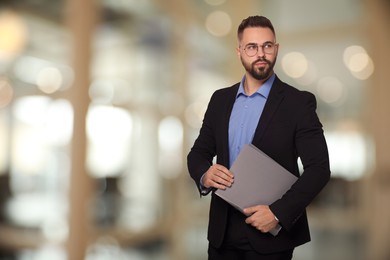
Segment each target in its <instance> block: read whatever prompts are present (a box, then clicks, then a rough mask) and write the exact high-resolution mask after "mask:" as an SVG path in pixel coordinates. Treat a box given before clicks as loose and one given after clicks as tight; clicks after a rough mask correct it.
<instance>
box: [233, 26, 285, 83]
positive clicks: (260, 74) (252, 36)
mask: <svg viewBox="0 0 390 260" xmlns="http://www.w3.org/2000/svg"><path fill="white" fill-rule="evenodd" d="M266 43H272V44H274V43H275V36H274V34H273V33H272V31H271V30H270V29H269V28H263V27H249V28H246V29H245V30H244V32H243V34H242V37H241V40H240V42H239V47H238V48H237V54H238V56H239V57H240V59H241V62H242V65H243V66H244V68H245V70H246V71H247V72H248V73H249V74H250V75H251V76H252V77H253V78H255V79H257V80H266V79H268V78H269V77H270V76H271V75H272V73H273V68H274V66H275V62H276V58H277V56H278V47H279V46H278V45H277V44H276V45H275V46H274V47H273V51H272V52H271V53H265V52H264V48H262V47H261V46H262V45H264V44H266ZM253 45H257V46H258V51H257V53H256V54H255V55H254V56H251V57H250V56H248V54H247V53H248V49H247V52H246V51H245V48H248V46H249V47H250V46H253ZM267 52H269V51H267Z"/></svg>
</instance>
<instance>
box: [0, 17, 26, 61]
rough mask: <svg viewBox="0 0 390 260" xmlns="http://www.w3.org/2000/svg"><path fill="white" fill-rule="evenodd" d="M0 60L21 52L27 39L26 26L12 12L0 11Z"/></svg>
mask: <svg viewBox="0 0 390 260" xmlns="http://www.w3.org/2000/svg"><path fill="white" fill-rule="evenodd" d="M0 39H1V40H0V62H1V61H2V60H5V61H7V60H9V59H11V58H13V57H14V56H16V55H18V54H20V52H22V50H23V48H24V46H25V44H26V41H27V28H26V25H25V24H24V22H23V20H22V19H21V18H20V17H19V16H18V15H17V14H16V13H14V12H12V11H9V10H6V11H0Z"/></svg>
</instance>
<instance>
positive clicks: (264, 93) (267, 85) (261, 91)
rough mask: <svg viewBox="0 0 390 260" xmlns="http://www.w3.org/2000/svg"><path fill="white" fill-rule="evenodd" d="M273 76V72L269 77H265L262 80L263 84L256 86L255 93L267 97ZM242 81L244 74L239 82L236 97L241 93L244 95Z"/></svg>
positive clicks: (243, 80)
mask: <svg viewBox="0 0 390 260" xmlns="http://www.w3.org/2000/svg"><path fill="white" fill-rule="evenodd" d="M275 77H276V76H275V73H273V74H272V76H271V77H269V79H267V80H266V81H265V82H264V84H263V85H262V86H261V88H258V90H257V91H256V92H255V93H258V94H260V95H262V96H263V97H265V98H266V99H267V98H268V95H269V92H270V91H271V87H272V84H273V83H274V80H275ZM244 82H245V75H244V77H242V80H241V82H240V87H239V88H238V91H237V95H236V98H237V97H238V96H239V95H241V94H242V95H245V96H246V94H245V91H244Z"/></svg>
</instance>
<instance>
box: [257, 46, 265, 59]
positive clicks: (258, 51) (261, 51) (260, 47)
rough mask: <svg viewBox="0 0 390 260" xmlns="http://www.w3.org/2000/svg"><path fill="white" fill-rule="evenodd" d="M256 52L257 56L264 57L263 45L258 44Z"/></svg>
mask: <svg viewBox="0 0 390 260" xmlns="http://www.w3.org/2000/svg"><path fill="white" fill-rule="evenodd" d="M256 54H257V56H258V57H265V52H264V47H263V46H258V47H257V53H256Z"/></svg>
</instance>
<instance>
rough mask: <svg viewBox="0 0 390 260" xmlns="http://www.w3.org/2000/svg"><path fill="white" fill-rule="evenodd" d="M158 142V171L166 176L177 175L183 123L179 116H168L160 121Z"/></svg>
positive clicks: (178, 172) (180, 164)
mask: <svg viewBox="0 0 390 260" xmlns="http://www.w3.org/2000/svg"><path fill="white" fill-rule="evenodd" d="M158 143H159V146H160V154H159V168H160V173H161V174H162V175H163V176H164V177H166V178H174V177H177V176H178V175H179V174H180V171H181V168H182V160H181V158H180V156H181V154H182V152H181V151H182V145H183V125H182V123H181V121H180V119H179V118H177V117H174V116H168V117H166V118H164V119H163V120H162V121H161V122H160V125H159V127H158Z"/></svg>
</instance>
